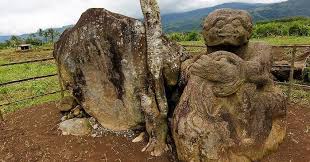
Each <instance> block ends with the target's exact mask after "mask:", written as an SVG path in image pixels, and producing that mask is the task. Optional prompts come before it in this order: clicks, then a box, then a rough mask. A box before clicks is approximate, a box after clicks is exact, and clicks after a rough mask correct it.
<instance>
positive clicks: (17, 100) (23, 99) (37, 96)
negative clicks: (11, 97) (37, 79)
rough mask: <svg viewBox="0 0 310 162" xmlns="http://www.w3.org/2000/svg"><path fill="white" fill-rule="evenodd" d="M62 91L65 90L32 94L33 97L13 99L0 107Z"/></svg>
mask: <svg viewBox="0 0 310 162" xmlns="http://www.w3.org/2000/svg"><path fill="white" fill-rule="evenodd" d="M62 92H63V91H61V90H60V91H54V92H49V93H44V94H41V95H36V96H31V97H27V98H23V99H20V100H16V101H13V102H8V103H5V104H0V107H1V106H8V105H11V104H14V103H18V102H23V101H27V100H31V99H35V98H39V97H43V96H49V95H53V94H56V93H62Z"/></svg>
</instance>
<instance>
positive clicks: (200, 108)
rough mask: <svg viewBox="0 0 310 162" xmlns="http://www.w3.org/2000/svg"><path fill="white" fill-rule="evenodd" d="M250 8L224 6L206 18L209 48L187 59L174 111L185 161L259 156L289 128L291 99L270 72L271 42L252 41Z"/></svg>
mask: <svg viewBox="0 0 310 162" xmlns="http://www.w3.org/2000/svg"><path fill="white" fill-rule="evenodd" d="M251 32H252V19H251V17H250V15H249V14H248V13H247V12H246V11H241V10H231V9H220V10H216V11H214V12H213V13H211V14H210V15H209V16H208V17H207V18H206V19H205V22H204V30H203V35H204V39H205V42H206V45H207V48H208V52H207V53H206V54H203V55H200V56H198V57H195V58H193V59H189V60H187V61H185V62H184V63H183V65H182V69H183V70H184V71H183V75H184V78H186V80H187V85H186V87H185V89H184V92H183V94H182V96H181V99H180V102H179V103H178V105H177V107H176V110H175V112H174V116H173V122H172V129H173V130H172V134H173V138H174V141H175V144H176V148H177V153H178V157H179V159H180V160H182V161H212V162H214V161H218V162H224V161H225V162H226V161H238V162H240V161H256V160H259V159H261V158H262V157H263V156H264V155H266V154H268V153H269V152H270V151H273V150H275V149H276V148H277V147H278V145H279V144H280V143H281V142H282V141H283V139H284V137H285V132H286V101H285V96H284V95H283V94H282V92H281V91H280V90H279V89H277V88H276V87H275V86H274V85H273V82H272V80H271V78H270V72H269V71H270V68H271V63H272V62H271V56H270V48H269V47H268V46H265V45H262V44H255V43H249V38H250V36H251Z"/></svg>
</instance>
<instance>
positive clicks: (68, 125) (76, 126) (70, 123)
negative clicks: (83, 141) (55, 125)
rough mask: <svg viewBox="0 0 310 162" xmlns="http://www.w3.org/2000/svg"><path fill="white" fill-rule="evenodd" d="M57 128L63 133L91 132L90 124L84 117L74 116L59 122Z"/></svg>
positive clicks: (78, 134)
mask: <svg viewBox="0 0 310 162" xmlns="http://www.w3.org/2000/svg"><path fill="white" fill-rule="evenodd" d="M59 129H60V130H61V131H62V134H63V135H74V136H86V135H89V134H90V133H91V125H90V123H89V121H88V119H86V118H75V119H69V120H65V121H63V122H61V123H60V124H59Z"/></svg>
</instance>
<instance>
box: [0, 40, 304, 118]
mask: <svg viewBox="0 0 310 162" xmlns="http://www.w3.org/2000/svg"><path fill="white" fill-rule="evenodd" d="M183 47H184V48H185V49H186V51H188V52H190V53H192V54H195V53H202V52H203V51H206V47H205V46H201V45H183ZM277 47H283V48H291V49H292V52H291V60H290V61H291V63H290V65H286V66H283V67H281V66H280V67H279V66H278V65H274V67H277V66H278V67H277V68H284V67H285V68H289V70H290V74H289V81H288V82H275V83H276V84H279V85H284V86H288V91H287V94H288V100H290V97H291V91H292V88H293V87H298V88H301V89H304V90H310V86H308V85H303V84H295V82H294V71H295V59H296V52H297V48H304V47H309V48H310V45H282V46H277ZM193 48H194V50H191V49H193ZM52 60H54V58H52V57H48V58H43V59H34V60H27V61H22V62H12V63H5V64H1V65H0V67H4V68H6V67H11V66H16V65H21V64H33V63H42V62H47V61H52ZM53 64H55V65H56V63H55V62H54V63H53ZM57 69H58V68H57ZM58 74H59V70H57V73H50V74H46V75H40V76H33V77H28V78H23V79H17V80H10V81H6V82H0V88H1V87H5V86H9V85H17V84H22V83H24V82H33V81H37V80H42V79H47V78H51V77H58V78H57V79H58V81H59V82H58V84H59V87H58V88H57V89H56V90H54V91H51V92H45V93H40V94H38V95H33V96H27V97H24V98H20V99H16V98H14V97H12V98H11V99H12V100H13V101H8V102H5V103H0V120H3V116H2V113H1V108H2V107H3V106H8V105H11V104H16V103H20V102H23V101H27V100H33V99H36V98H39V97H43V96H49V95H54V94H58V93H60V97H61V98H63V97H64V91H65V90H64V89H63V87H62V81H61V78H60V77H59V75H58Z"/></svg>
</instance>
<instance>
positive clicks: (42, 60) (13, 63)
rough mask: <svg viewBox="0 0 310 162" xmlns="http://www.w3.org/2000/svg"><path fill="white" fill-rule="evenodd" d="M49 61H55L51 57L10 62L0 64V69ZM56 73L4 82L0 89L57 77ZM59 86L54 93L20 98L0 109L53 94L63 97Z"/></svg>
mask: <svg viewBox="0 0 310 162" xmlns="http://www.w3.org/2000/svg"><path fill="white" fill-rule="evenodd" d="M51 60H55V59H54V58H53V57H48V58H43V59H34V60H27V61H21V62H12V63H7V64H1V65H0V67H7V66H12V65H20V64H30V63H36V62H45V61H51ZM58 73H59V72H58ZM58 73H53V74H47V75H43V76H34V77H30V78H25V79H20V80H13V81H9V82H5V83H0V87H3V86H7V85H11V84H20V83H22V82H27V81H35V80H39V79H45V78H50V77H55V76H58ZM58 78H59V77H58ZM60 86H61V87H60V90H56V91H53V92H49V93H44V94H40V95H35V96H30V97H26V98H22V99H20V100H16V101H12V102H7V103H4V104H0V107H2V106H8V105H11V104H14V103H18V102H22V101H26V100H31V99H35V98H39V97H43V96H48V95H53V94H56V93H61V96H62V97H63V92H64V91H65V90H63V88H62V85H60ZM2 119H3V118H2V114H1V109H0V121H1V120H2Z"/></svg>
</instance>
